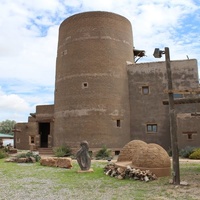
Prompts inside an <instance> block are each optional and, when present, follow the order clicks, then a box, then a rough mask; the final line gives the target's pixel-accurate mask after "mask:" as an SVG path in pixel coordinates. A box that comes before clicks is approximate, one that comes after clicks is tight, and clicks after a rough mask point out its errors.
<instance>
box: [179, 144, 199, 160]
mask: <svg viewBox="0 0 200 200" xmlns="http://www.w3.org/2000/svg"><path fill="white" fill-rule="evenodd" d="M194 150H195V147H190V146H187V147H185V148H183V149H181V150H180V151H179V155H180V156H181V157H182V158H189V156H190V155H191V154H192V153H193V152H194Z"/></svg>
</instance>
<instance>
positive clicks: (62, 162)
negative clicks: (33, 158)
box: [40, 157, 72, 169]
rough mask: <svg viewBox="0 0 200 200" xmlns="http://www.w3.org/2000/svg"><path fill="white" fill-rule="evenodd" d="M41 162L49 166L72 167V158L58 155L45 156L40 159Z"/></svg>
mask: <svg viewBox="0 0 200 200" xmlns="http://www.w3.org/2000/svg"><path fill="white" fill-rule="evenodd" d="M40 164H41V165H43V166H49V167H61V168H67V169H71V168H72V159H71V158H68V157H67V158H58V157H43V158H41V159H40Z"/></svg>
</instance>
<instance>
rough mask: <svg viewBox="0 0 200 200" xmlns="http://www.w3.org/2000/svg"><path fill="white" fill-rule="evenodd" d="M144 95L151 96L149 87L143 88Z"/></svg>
mask: <svg viewBox="0 0 200 200" xmlns="http://www.w3.org/2000/svg"><path fill="white" fill-rule="evenodd" d="M142 94H149V86H142Z"/></svg>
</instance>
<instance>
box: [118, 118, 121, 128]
mask: <svg viewBox="0 0 200 200" xmlns="http://www.w3.org/2000/svg"><path fill="white" fill-rule="evenodd" d="M117 127H121V121H120V120H119V119H118V120H117Z"/></svg>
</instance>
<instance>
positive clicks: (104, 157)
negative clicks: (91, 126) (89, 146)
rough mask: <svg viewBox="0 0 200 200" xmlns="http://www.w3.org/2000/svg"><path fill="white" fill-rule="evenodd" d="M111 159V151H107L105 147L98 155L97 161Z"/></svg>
mask: <svg viewBox="0 0 200 200" xmlns="http://www.w3.org/2000/svg"><path fill="white" fill-rule="evenodd" d="M110 158H111V150H109V149H107V148H106V147H105V146H103V147H102V149H100V150H99V151H98V152H97V154H96V159H97V160H107V159H110Z"/></svg>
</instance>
